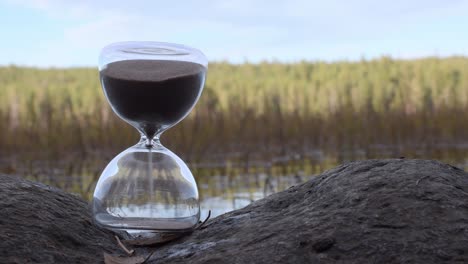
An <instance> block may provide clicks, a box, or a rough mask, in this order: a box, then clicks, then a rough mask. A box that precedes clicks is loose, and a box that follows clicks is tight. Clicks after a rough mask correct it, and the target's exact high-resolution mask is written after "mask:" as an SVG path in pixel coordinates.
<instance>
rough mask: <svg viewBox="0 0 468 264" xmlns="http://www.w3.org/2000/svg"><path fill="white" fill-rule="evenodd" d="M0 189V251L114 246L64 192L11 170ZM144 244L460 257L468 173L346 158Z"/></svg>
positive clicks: (174, 249) (208, 253)
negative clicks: (182, 232)
mask: <svg viewBox="0 0 468 264" xmlns="http://www.w3.org/2000/svg"><path fill="white" fill-rule="evenodd" d="M0 188H1V189H0V203H1V205H0V208H1V209H0V210H1V211H0V212H1V213H0V215H1V220H0V221H1V222H0V228H1V230H2V232H1V233H0V239H1V240H0V241H1V242H0V243H1V244H0V248H1V249H0V250H1V251H0V252H1V257H2V259H5V257H6V259H12V260H14V259H15V257H16V258H17V259H19V260H22V259H27V260H31V261H33V260H44V259H47V258H49V260H52V261H56V262H60V263H72V262H80V261H81V260H84V258H85V257H86V256H87V255H86V254H89V256H88V258H89V259H94V258H95V259H94V261H102V255H101V254H100V252H103V251H104V249H106V250H107V252H114V253H121V252H122V251H121V250H120V249H116V248H115V241H114V240H113V239H112V236H110V235H109V234H108V233H106V232H102V231H100V230H99V229H96V228H95V227H92V226H91V225H90V222H89V215H88V213H87V211H86V205H85V203H84V202H83V201H81V200H79V199H77V198H75V197H73V196H72V195H67V194H65V193H62V192H60V191H57V190H53V191H52V190H47V189H44V187H41V186H39V187H38V186H36V185H34V184H31V183H30V182H23V181H19V180H18V179H14V178H9V177H1V178H0ZM16 196H18V197H17V198H15V197H16ZM51 197H57V198H61V199H62V201H59V200H57V201H55V202H48V201H50V200H51ZM64 201H67V202H64ZM73 203H75V206H72V204H73ZM20 207H21V208H22V209H21V210H20V209H19V208H20ZM57 207H60V208H59V209H57ZM8 210H10V211H9V212H8ZM37 226H40V227H41V228H39V227H37ZM7 234H9V235H7ZM31 241H35V242H31ZM39 242H40V243H39ZM48 245H51V246H49V247H48ZM91 245H92V246H91ZM48 248H50V249H49V250H48V251H47V252H42V253H40V252H41V251H43V250H44V249H48ZM92 248H93V249H92ZM93 250H94V251H93ZM152 250H155V252H154V254H153V255H152V256H151V258H150V259H149V260H148V262H149V263H158V264H159V263H465V262H468V173H466V172H464V171H462V170H460V169H458V168H455V167H452V166H450V165H446V164H443V163H440V162H437V161H425V160H404V159H398V160H368V161H359V162H353V163H349V164H345V165H342V166H339V167H337V168H335V169H332V170H329V171H327V172H325V173H323V174H321V175H319V176H317V177H316V178H314V179H312V180H311V181H309V182H306V183H304V184H301V185H299V186H295V187H292V188H290V189H288V190H286V191H284V192H280V193H277V194H273V195H271V196H269V197H267V198H265V199H262V200H259V201H257V202H254V203H252V204H251V205H249V206H247V207H246V208H243V209H240V210H236V211H233V212H230V213H227V214H224V215H222V216H219V217H217V218H215V219H213V220H210V221H209V222H208V223H207V224H206V225H205V226H203V228H202V229H201V230H197V231H195V232H194V233H193V234H192V235H190V236H187V237H184V238H181V239H179V240H177V241H173V242H170V243H169V244H166V245H163V246H160V247H157V248H141V249H138V250H137V254H141V255H143V254H144V253H145V252H149V251H152ZM57 252H60V254H59V253H57ZM63 252H69V253H67V254H63ZM65 255H69V257H70V259H69V260H67V261H61V260H62V259H65ZM32 256H35V257H36V256H37V257H38V256H41V259H39V258H37V259H33V258H32ZM62 257H63V258H62ZM71 257H72V258H73V259H72V258H71ZM89 262H92V261H84V262H81V263H89Z"/></svg>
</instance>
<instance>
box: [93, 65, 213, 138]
mask: <svg viewBox="0 0 468 264" xmlns="http://www.w3.org/2000/svg"><path fill="white" fill-rule="evenodd" d="M205 73H206V68H205V67H204V66H202V65H200V64H196V63H192V62H185V61H166V60H125V61H118V62H112V63H110V64H108V65H107V67H106V68H105V69H104V70H102V71H101V72H100V75H101V82H102V86H103V88H104V92H105V94H106V96H107V98H108V100H109V102H110V104H111V106H112V108H113V109H114V111H115V112H116V113H117V114H118V115H119V116H120V117H122V118H123V119H125V120H127V121H129V122H132V123H133V124H134V125H135V124H138V126H139V127H140V128H141V129H142V130H143V131H144V132H145V133H146V134H147V136H149V137H152V136H154V134H155V133H157V132H158V131H157V130H159V129H160V128H162V127H165V126H170V125H173V124H174V123H177V122H178V121H180V120H181V119H182V118H183V117H184V116H185V115H186V114H187V113H188V112H189V111H190V109H191V108H192V107H193V105H194V104H195V103H196V101H197V98H198V97H199V95H200V93H201V90H202V87H203V81H204V78H205Z"/></svg>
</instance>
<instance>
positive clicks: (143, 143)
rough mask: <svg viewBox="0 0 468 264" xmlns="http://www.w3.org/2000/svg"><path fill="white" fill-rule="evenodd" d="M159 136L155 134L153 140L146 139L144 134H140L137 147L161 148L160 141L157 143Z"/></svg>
mask: <svg viewBox="0 0 468 264" xmlns="http://www.w3.org/2000/svg"><path fill="white" fill-rule="evenodd" d="M160 135H161V134H157V135H155V136H154V137H153V138H148V137H147V136H146V135H145V134H143V133H140V141H138V145H141V146H144V147H146V148H155V147H162V144H161V141H159V137H160Z"/></svg>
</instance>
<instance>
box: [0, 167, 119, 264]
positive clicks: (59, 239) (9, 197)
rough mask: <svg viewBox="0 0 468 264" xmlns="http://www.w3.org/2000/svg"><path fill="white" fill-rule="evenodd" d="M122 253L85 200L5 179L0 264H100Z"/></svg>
mask: <svg viewBox="0 0 468 264" xmlns="http://www.w3.org/2000/svg"><path fill="white" fill-rule="evenodd" d="M118 250H119V249H118V247H117V246H116V245H115V240H114V238H113V234H112V233H110V232H107V231H103V230H102V229H99V228H97V227H95V226H94V225H93V224H92V222H91V215H90V211H89V209H88V205H87V203H86V202H85V201H83V200H82V199H80V198H78V197H77V196H75V195H72V194H68V193H65V192H63V191H61V190H59V189H56V188H52V187H49V186H46V185H43V184H40V183H35V182H31V181H28V180H24V179H21V178H18V177H13V176H7V175H0V263H101V262H102V261H103V257H102V255H103V252H116V251H118Z"/></svg>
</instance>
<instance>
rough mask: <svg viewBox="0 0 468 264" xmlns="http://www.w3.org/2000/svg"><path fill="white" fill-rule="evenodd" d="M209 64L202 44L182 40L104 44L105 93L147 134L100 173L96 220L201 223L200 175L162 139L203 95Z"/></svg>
mask: <svg viewBox="0 0 468 264" xmlns="http://www.w3.org/2000/svg"><path fill="white" fill-rule="evenodd" d="M207 64H208V63H207V59H206V57H205V56H204V55H203V53H201V52H200V51H199V50H196V49H193V48H190V47H187V46H183V45H178V44H170V43H161V42H121V43H114V44H111V45H109V46H106V47H105V48H104V49H103V50H102V52H101V55H100V58H99V74H100V79H101V84H102V87H103V90H104V93H105V95H106V98H107V100H108V102H109V104H110V105H111V107H112V109H113V111H114V112H115V113H116V114H117V115H118V116H119V117H120V118H122V119H123V120H124V121H126V122H127V123H129V124H130V125H132V126H133V127H135V128H136V129H137V130H138V131H139V132H140V134H141V139H140V141H139V142H138V143H137V144H136V145H134V146H132V147H130V148H128V149H127V150H125V151H123V152H122V153H120V154H119V155H117V156H116V157H115V158H114V159H113V160H112V161H111V162H110V163H109V164H108V165H107V167H106V168H105V169H104V171H103V172H102V174H101V177H100V178H99V181H98V183H97V185H96V189H95V191H94V197H93V211H92V212H93V218H94V221H95V222H96V223H97V224H98V225H100V226H102V227H104V228H108V229H111V230H114V231H118V230H125V231H128V232H152V231H156V232H158V231H161V232H168V231H169V232H171V231H174V232H177V231H187V230H191V229H192V228H193V227H194V226H195V225H196V224H197V223H198V221H199V218H200V205H199V200H198V190H197V184H196V182H195V179H194V178H193V175H192V173H191V172H190V170H189V168H188V167H187V165H186V164H185V163H184V162H183V161H182V160H181V159H180V158H179V157H178V156H177V155H175V154H174V153H173V152H171V151H170V150H168V149H167V148H165V147H164V146H163V145H161V143H160V141H159V138H160V136H161V134H162V133H163V132H164V131H165V130H167V129H168V128H170V127H172V126H174V125H175V124H177V123H178V122H179V121H180V120H182V119H183V118H184V117H185V116H187V114H188V113H189V112H190V110H191V109H192V108H193V106H194V105H195V103H196V102H197V100H198V98H199V97H200V94H201V92H202V89H203V84H204V82H205V74H206V70H207Z"/></svg>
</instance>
